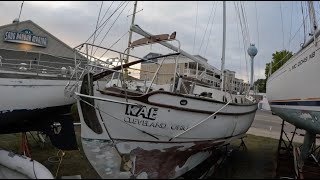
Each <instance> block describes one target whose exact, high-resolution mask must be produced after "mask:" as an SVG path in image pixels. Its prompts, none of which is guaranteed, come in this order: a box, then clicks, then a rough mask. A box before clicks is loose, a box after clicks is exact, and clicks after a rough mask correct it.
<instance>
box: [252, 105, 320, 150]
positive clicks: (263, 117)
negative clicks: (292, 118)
mask: <svg viewBox="0 0 320 180" xmlns="http://www.w3.org/2000/svg"><path fill="white" fill-rule="evenodd" d="M281 125H282V119H281V118H280V117H279V116H277V115H273V114H272V113H271V111H267V110H257V112H256V115H255V118H254V121H253V123H252V125H251V127H250V128H249V130H248V131H247V134H252V135H256V136H262V137H269V138H273V139H280V133H281ZM294 129H295V126H294V125H292V124H290V123H288V122H285V125H284V130H285V132H286V133H287V135H288V137H289V138H291V137H292V135H293V132H294ZM296 133H298V134H296V136H295V137H294V139H293V142H297V143H303V139H304V136H303V135H304V134H305V130H302V129H297V131H296ZM284 138H285V137H284ZM319 143H320V140H319V139H317V144H319Z"/></svg>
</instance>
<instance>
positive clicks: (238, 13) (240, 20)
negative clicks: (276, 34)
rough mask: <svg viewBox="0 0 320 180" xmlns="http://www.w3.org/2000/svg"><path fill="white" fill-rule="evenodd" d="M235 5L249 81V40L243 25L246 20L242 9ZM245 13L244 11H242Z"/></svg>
mask: <svg viewBox="0 0 320 180" xmlns="http://www.w3.org/2000/svg"><path fill="white" fill-rule="evenodd" d="M239 3H240V5H241V2H239ZM234 4H235V7H236V10H237V15H238V18H239V24H240V27H241V33H242V43H243V50H244V56H245V62H246V72H247V73H246V75H247V79H248V80H249V71H248V62H247V59H248V58H247V53H246V49H247V46H246V45H247V42H246V40H247V37H246V31H245V30H244V29H245V26H244V25H243V23H244V22H243V21H244V20H243V19H242V18H244V16H243V15H242V16H241V11H240V7H239V4H236V3H235V2H234ZM242 12H243V11H242Z"/></svg>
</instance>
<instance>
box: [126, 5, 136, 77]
mask: <svg viewBox="0 0 320 180" xmlns="http://www.w3.org/2000/svg"><path fill="white" fill-rule="evenodd" d="M137 3H138V2H137V1H135V2H134V7H133V14H132V20H131V26H133V25H134V19H135V17H136V10H137ZM131 26H130V27H131ZM131 39H132V30H131V29H130V30H129V40H128V52H127V54H128V55H127V58H126V59H125V61H124V63H128V61H129V54H130V48H129V47H130V44H131ZM124 72H125V73H124V75H125V78H127V77H128V69H127V68H125V69H124Z"/></svg>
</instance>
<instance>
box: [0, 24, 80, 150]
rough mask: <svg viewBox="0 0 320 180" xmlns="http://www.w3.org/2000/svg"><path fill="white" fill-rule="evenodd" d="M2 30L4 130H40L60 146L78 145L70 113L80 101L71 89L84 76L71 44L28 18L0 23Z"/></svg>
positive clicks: (0, 112)
mask: <svg viewBox="0 0 320 180" xmlns="http://www.w3.org/2000/svg"><path fill="white" fill-rule="evenodd" d="M0 34H3V36H4V41H2V42H0V44H1V48H0V102H1V105H0V134H7V133H18V132H27V131H41V132H44V133H46V134H47V135H48V136H49V137H50V139H51V142H52V143H53V145H55V146H56V147H58V148H59V149H63V150H71V149H73V150H75V149H78V147H77V143H76V138H75V133H74V129H73V118H72V117H71V113H70V112H71V106H72V104H74V103H75V102H76V101H75V99H74V98H73V97H72V96H71V95H70V94H68V93H67V92H69V91H70V88H73V84H74V83H75V81H74V80H75V76H77V75H78V76H80V74H76V73H78V72H75V70H74V68H73V67H74V66H75V64H74V57H75V56H74V55H75V54H74V52H73V50H72V48H71V47H69V46H67V45H66V44H64V43H63V42H62V41H60V40H58V39H57V38H56V37H54V36H53V35H51V34H50V33H49V32H47V31H45V30H44V29H42V28H41V27H40V26H38V25H37V24H35V23H34V22H32V21H30V20H27V21H22V22H19V21H18V20H14V21H13V23H12V24H7V25H3V26H0ZM22 37H25V38H22ZM32 38H33V39H41V40H42V41H32V42H30V41H31V40H32ZM76 58H77V59H79V62H81V59H85V58H84V57H82V56H81V55H80V54H77V56H76ZM77 66H79V67H81V66H82V64H77ZM82 67H83V66H82ZM72 78H73V79H74V80H72V81H71V82H70V79H72ZM68 83H69V84H68ZM66 89H69V90H68V91H66ZM58 123H59V124H60V125H61V126H60V127H59V129H58V131H57V130H56V129H57V128H54V127H53V126H54V124H58Z"/></svg>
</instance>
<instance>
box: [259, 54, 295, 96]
mask: <svg viewBox="0 0 320 180" xmlns="http://www.w3.org/2000/svg"><path fill="white" fill-rule="evenodd" d="M292 56H293V54H292V52H290V51H287V50H282V51H279V52H278V51H276V52H275V53H273V54H272V72H271V74H272V73H274V72H275V71H276V70H278V69H279V68H280V67H281V66H282V65H284V64H285V63H286V62H287V61H288V60H289V59H290V58H291V57H292ZM269 69H270V63H267V64H266V68H265V72H264V73H265V75H266V79H258V80H257V81H255V82H254V85H255V86H258V90H259V92H261V93H265V92H266V84H267V80H268V78H269Z"/></svg>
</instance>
